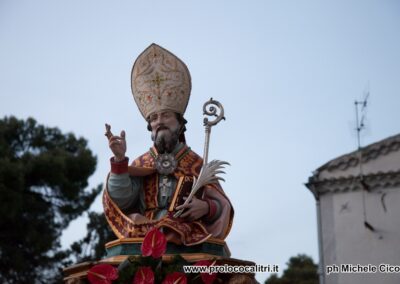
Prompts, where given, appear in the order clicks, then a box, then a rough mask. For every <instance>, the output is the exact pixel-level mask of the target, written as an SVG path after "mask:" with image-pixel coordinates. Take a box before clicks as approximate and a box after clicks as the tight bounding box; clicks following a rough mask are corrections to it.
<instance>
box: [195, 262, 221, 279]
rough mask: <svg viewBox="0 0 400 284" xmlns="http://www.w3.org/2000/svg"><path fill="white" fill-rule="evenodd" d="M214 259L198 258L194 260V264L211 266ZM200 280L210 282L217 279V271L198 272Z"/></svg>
mask: <svg viewBox="0 0 400 284" xmlns="http://www.w3.org/2000/svg"><path fill="white" fill-rule="evenodd" d="M215 262H216V261H211V260H200V261H198V262H196V263H195V264H194V265H195V266H212V265H214V264H215ZM200 276H201V280H203V282H204V284H212V283H213V282H214V280H215V279H217V273H204V272H203V273H200Z"/></svg>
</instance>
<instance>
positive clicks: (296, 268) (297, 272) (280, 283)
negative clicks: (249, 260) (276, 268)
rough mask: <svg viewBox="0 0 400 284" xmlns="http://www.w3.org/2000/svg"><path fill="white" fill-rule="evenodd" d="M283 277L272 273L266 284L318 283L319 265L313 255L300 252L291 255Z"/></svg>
mask: <svg viewBox="0 0 400 284" xmlns="http://www.w3.org/2000/svg"><path fill="white" fill-rule="evenodd" d="M287 266H288V267H287V269H285V271H283V274H282V277H278V275H277V274H272V275H271V276H270V277H269V278H268V279H267V280H266V281H265V284H318V266H317V265H316V264H315V263H314V261H313V260H312V258H311V257H309V256H307V255H304V254H299V255H297V256H295V257H291V258H290V259H289V262H288V263H287Z"/></svg>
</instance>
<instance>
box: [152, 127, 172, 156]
mask: <svg viewBox="0 0 400 284" xmlns="http://www.w3.org/2000/svg"><path fill="white" fill-rule="evenodd" d="M151 140H152V141H153V142H154V146H155V147H156V149H157V151H158V153H160V154H164V153H171V152H172V151H173V150H174V148H175V146H176V144H177V143H178V140H179V128H177V129H173V130H171V129H169V128H168V127H165V126H161V127H159V128H158V129H157V131H156V133H155V134H151Z"/></svg>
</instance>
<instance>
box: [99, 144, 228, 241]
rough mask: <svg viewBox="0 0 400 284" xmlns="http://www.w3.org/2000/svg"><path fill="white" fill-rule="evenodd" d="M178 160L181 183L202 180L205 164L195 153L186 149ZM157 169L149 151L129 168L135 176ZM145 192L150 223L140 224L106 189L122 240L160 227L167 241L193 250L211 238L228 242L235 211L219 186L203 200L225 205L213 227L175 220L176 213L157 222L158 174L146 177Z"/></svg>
mask: <svg viewBox="0 0 400 284" xmlns="http://www.w3.org/2000/svg"><path fill="white" fill-rule="evenodd" d="M152 151H153V153H154V152H155V153H157V152H156V150H155V148H152ZM176 157H179V158H178V166H177V168H176V170H175V172H174V173H173V175H174V176H175V178H176V179H177V180H179V179H180V178H181V177H184V176H194V177H198V174H199V172H200V169H201V166H202V164H203V160H202V159H201V158H200V157H199V156H198V155H197V154H196V153H195V152H193V151H191V150H190V148H189V147H188V146H186V145H185V146H184V147H183V148H182V149H181V150H180V151H179V152H178V153H177V155H176ZM154 168H155V160H154V157H153V155H151V152H150V151H149V152H147V153H145V154H143V155H142V156H140V157H138V158H137V159H136V160H134V161H133V163H132V165H131V166H130V167H128V172H129V173H130V174H131V175H135V173H138V172H141V173H142V172H146V171H148V170H151V169H154ZM148 172H149V171H148ZM150 172H151V171H150ZM140 175H141V174H140ZM143 190H144V201H145V205H146V210H145V212H144V215H145V217H147V218H148V219H149V221H148V222H145V223H140V224H138V223H135V222H134V221H133V220H132V219H130V218H129V217H128V216H126V215H125V214H124V213H123V212H122V211H121V210H120V209H119V208H118V206H117V205H116V204H115V203H114V202H113V201H112V199H111V198H110V196H109V194H108V189H107V185H106V190H104V194H103V206H104V213H105V215H106V218H107V221H108V223H109V225H110V226H111V228H112V230H113V231H114V233H115V234H116V235H117V237H118V238H120V239H121V238H136V237H144V235H145V234H146V232H147V231H148V230H150V229H151V228H153V227H158V228H163V230H164V233H166V235H167V237H168V235H169V236H170V238H169V240H170V241H173V242H176V243H182V244H184V245H186V246H191V245H196V244H199V243H202V242H204V241H206V240H207V239H208V238H210V237H215V238H219V239H225V237H226V236H227V235H228V233H229V231H230V229H231V226H232V220H233V208H232V206H231V203H230V201H229V199H228V198H227V197H226V195H225V193H224V192H223V190H222V188H221V187H220V186H219V184H212V185H207V186H205V188H204V190H203V194H202V197H203V198H209V199H214V200H218V202H219V203H220V205H221V210H222V212H221V215H220V217H219V218H218V219H217V220H215V221H213V222H211V223H208V222H205V221H203V220H198V221H194V222H185V221H184V220H183V219H180V218H174V217H173V216H172V215H173V212H169V214H167V215H165V216H164V217H162V218H161V219H159V220H154V218H153V217H154V213H155V210H157V208H158V204H157V203H158V201H157V200H158V199H157V198H158V174H157V173H156V172H155V171H152V173H151V174H148V175H145V176H143Z"/></svg>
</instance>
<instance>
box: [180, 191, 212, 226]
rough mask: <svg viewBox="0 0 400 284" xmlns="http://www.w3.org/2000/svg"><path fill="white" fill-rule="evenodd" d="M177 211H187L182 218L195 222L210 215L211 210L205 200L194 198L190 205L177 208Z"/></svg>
mask: <svg viewBox="0 0 400 284" xmlns="http://www.w3.org/2000/svg"><path fill="white" fill-rule="evenodd" d="M176 209H177V210H181V209H186V210H185V211H184V212H183V213H182V215H181V216H180V217H181V218H183V219H186V220H187V221H190V222H192V221H195V220H198V219H200V218H201V217H203V216H205V215H207V214H208V211H209V210H210V208H208V203H207V202H206V201H204V200H201V199H198V198H196V197H195V196H193V198H192V201H190V202H189V203H188V204H182V205H179V206H177V207H176Z"/></svg>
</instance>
